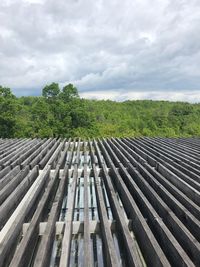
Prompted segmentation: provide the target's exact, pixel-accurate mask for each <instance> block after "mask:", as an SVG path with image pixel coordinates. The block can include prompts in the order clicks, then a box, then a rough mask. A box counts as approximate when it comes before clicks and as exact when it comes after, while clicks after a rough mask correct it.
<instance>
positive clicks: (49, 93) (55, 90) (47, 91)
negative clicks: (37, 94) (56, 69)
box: [42, 83, 60, 99]
mask: <svg viewBox="0 0 200 267" xmlns="http://www.w3.org/2000/svg"><path fill="white" fill-rule="evenodd" d="M59 94H60V88H59V85H58V83H51V84H50V85H46V86H45V87H44V88H43V89H42V96H43V97H45V98H47V99H55V98H56V97H58V95H59Z"/></svg>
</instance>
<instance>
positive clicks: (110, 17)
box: [0, 0, 200, 99]
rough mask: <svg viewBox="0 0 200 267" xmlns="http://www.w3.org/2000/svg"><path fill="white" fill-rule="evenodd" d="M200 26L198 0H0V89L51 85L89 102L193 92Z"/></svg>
mask: <svg viewBox="0 0 200 267" xmlns="http://www.w3.org/2000/svg"><path fill="white" fill-rule="evenodd" d="M199 28H200V2H199V1H197V0H196V1H195V0H191V1H190V2H188V1H186V0H173V1H172V0H152V1H148V0H141V1H139V0H124V1H120V0H110V1H106V0H96V1H93V0H84V1H83V0H76V1H75V0H68V1H66V0H58V1H54V0H46V1H45V0H23V1H22V0H10V1H8V0H2V1H1V2H0V84H2V85H6V86H10V87H12V88H13V89H14V91H15V93H17V94H18V95H23V94H26V95H27V94H30V95H35V94H37V93H39V92H40V91H41V88H42V87H43V86H44V84H46V83H50V82H52V81H55V82H59V83H60V84H61V85H64V84H66V83H68V82H73V83H74V84H75V85H76V86H77V87H78V88H79V90H80V92H82V94H83V95H84V96H86V95H87V96H90V97H92V94H91V93H92V92H94V95H96V93H95V92H108V91H110V93H111V92H113V90H114V91H115V92H116V91H117V92H118V93H117V95H116V98H117V99H124V97H125V98H126V97H127V95H125V96H123V95H124V94H126V92H127V91H129V92H132V93H134V92H135V95H138V92H141V94H142V95H143V96H144V95H146V96H147V97H148V98H149V97H154V94H151V92H155V91H156V92H159V94H158V95H160V96H162V97H163V96H164V94H165V97H166V98H167V91H169V90H173V91H174V92H177V93H179V92H183V94H184V92H185V91H187V92H189V90H190V91H191V94H192V93H193V92H194V90H195V94H197V92H198V89H199V83H200V68H199V65H200V36H199V34H198V32H199ZM138 90H139V91H138ZM144 92H146V94H144ZM119 93H120V94H121V96H120V95H119ZM100 95H101V94H100ZM138 96H139V95H138ZM108 97H110V94H108ZM182 97H183V95H181V99H182ZM179 98H180V95H179ZM186 98H187V99H193V98H192V96H191V97H190V98H189V97H188V95H187V97H186ZM170 99H171V98H170Z"/></svg>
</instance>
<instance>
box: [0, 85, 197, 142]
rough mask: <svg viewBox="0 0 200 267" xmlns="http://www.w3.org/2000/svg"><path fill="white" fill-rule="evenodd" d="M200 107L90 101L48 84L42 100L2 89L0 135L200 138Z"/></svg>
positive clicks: (71, 90) (68, 87)
mask: <svg viewBox="0 0 200 267" xmlns="http://www.w3.org/2000/svg"><path fill="white" fill-rule="evenodd" d="M199 125H200V104H189V103H183V102H168V101H150V100H140V101H139V100H138V101H125V102H114V101H110V100H106V101H105V100H102V101H97V100H87V99H81V98H79V95H78V91H77V88H76V87H74V86H73V85H72V84H68V85H66V86H64V87H63V89H62V90H60V88H59V85H58V84H57V83H52V84H50V85H46V86H45V87H44V88H43V90H42V96H39V97H33V96H30V97H20V98H17V97H15V96H14V95H13V93H12V92H11V90H10V89H9V88H6V87H2V86H0V137H3V138H11V137H41V138H44V137H58V136H61V137H70V136H71V137H82V138H92V137H111V136H113V137H126V136H127V137H128V136H135V137H138V136H162V137H178V136H185V137H188V136H200V126H199Z"/></svg>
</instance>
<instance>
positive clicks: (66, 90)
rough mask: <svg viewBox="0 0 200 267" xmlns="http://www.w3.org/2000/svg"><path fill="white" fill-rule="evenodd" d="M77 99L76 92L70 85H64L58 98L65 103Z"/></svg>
mask: <svg viewBox="0 0 200 267" xmlns="http://www.w3.org/2000/svg"><path fill="white" fill-rule="evenodd" d="M78 97H79V94H78V90H77V88H76V87H75V86H74V85H73V84H71V83H69V84H68V85H65V86H64V87H63V90H62V92H61V93H60V98H61V99H62V100H63V101H65V102H69V101H70V100H72V99H73V98H78Z"/></svg>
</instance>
